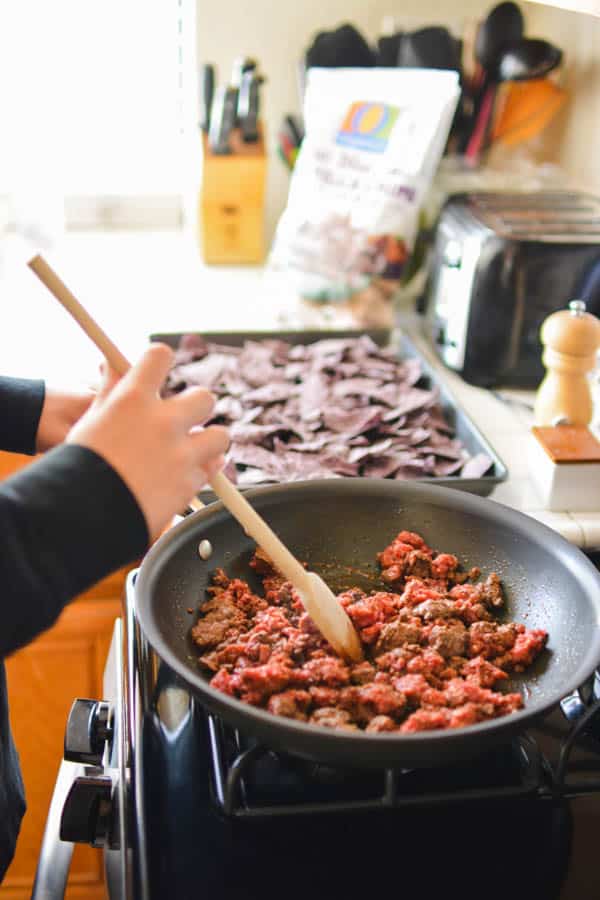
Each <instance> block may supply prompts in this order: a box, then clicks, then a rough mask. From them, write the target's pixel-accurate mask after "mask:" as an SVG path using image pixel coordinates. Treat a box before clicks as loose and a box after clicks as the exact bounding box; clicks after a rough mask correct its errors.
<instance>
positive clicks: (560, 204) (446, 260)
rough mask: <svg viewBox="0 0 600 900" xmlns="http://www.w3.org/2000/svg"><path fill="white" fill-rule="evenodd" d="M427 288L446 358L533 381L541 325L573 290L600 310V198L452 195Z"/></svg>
mask: <svg viewBox="0 0 600 900" xmlns="http://www.w3.org/2000/svg"><path fill="white" fill-rule="evenodd" d="M430 263H431V265H430V271H429V277H428V283H427V287H426V291H425V296H424V304H423V306H424V309H423V310H422V311H424V313H425V328H426V330H427V332H428V334H429V336H430V338H431V340H432V342H433V344H434V346H435V348H436V350H437V352H438V354H439V355H440V357H441V358H442V360H443V361H444V362H445V363H446V364H447V365H448V366H449V367H451V368H452V369H455V370H456V371H457V372H459V373H460V374H461V375H462V376H463V377H464V378H465V379H466V380H467V381H470V382H472V383H474V384H480V385H485V386H492V385H495V384H506V385H515V386H521V387H535V386H537V385H538V384H539V382H540V380H541V378H542V377H543V374H544V368H543V365H542V361H541V354H542V345H541V343H540V338H539V330H540V326H541V324H542V322H543V321H544V319H545V318H546V317H547V316H548V315H549V314H550V313H552V312H554V311H555V310H557V309H562V308H564V307H566V306H567V304H568V303H569V301H570V300H574V299H582V300H585V302H586V304H587V308H588V310H589V312H591V313H594V314H595V315H600V201H599V200H598V199H597V198H596V197H593V196H590V195H588V194H583V193H578V192H573V191H552V192H540V193H531V194H528V193H519V194H515V193H475V194H459V195H455V196H453V197H451V198H450V199H449V200H448V202H447V203H446V205H445V206H444V208H443V209H442V212H441V214H440V217H439V220H438V224H437V228H436V232H435V239H434V246H433V252H432V258H431V261H430Z"/></svg>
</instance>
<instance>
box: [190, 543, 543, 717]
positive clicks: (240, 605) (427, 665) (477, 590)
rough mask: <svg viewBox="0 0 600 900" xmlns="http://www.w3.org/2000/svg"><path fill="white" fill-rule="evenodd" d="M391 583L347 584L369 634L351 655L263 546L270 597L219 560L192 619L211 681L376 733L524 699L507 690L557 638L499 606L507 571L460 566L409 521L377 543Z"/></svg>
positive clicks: (513, 706) (258, 565)
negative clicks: (503, 616)
mask: <svg viewBox="0 0 600 900" xmlns="http://www.w3.org/2000/svg"><path fill="white" fill-rule="evenodd" d="M378 561H379V564H380V566H381V579H382V583H383V584H382V587H384V588H385V589H384V590H381V591H374V592H372V593H371V594H368V595H367V594H365V593H364V592H363V591H361V590H359V589H357V588H353V589H350V590H347V591H345V592H343V593H342V594H340V595H339V596H340V600H341V602H342V603H343V605H344V607H345V608H346V610H347V612H348V615H349V616H350V618H351V619H352V621H353V623H354V626H355V628H356V630H357V632H358V634H359V636H360V639H361V641H362V644H363V649H364V655H365V659H364V661H362V662H360V663H348V662H346V661H344V660H343V659H341V658H340V657H338V656H337V655H336V654H335V652H334V651H333V649H332V648H331V647H330V646H329V644H328V643H327V641H326V640H325V639H324V638H323V637H321V635H320V633H319V632H318V631H317V629H316V627H315V626H314V624H313V622H312V621H311V619H310V618H309V616H308V615H307V613H306V612H305V611H304V607H303V606H302V603H301V601H300V599H299V597H298V596H297V595H296V594H295V592H294V590H293V588H292V586H291V585H290V584H289V583H288V582H285V580H284V579H283V577H282V576H281V575H280V574H279V573H278V572H277V571H276V570H275V569H274V568H273V566H272V564H271V562H270V560H269V558H268V557H267V556H266V555H265V554H264V553H263V552H262V551H261V550H260V549H259V550H257V552H256V554H255V556H254V558H253V560H252V562H251V566H252V567H253V568H254V569H255V571H256V572H257V574H258V575H260V577H261V578H262V581H263V588H264V596H262V597H261V596H258V595H256V594H254V593H253V592H252V591H251V589H250V587H249V586H248V585H247V584H246V582H244V581H241V580H239V579H237V578H234V579H229V578H228V577H227V575H225V573H224V572H223V571H222V570H221V569H218V570H217V572H216V573H215V575H214V577H213V586H212V587H211V588H209V593H210V594H211V595H212V596H211V599H210V600H208V601H207V602H204V603H202V604H201V605H200V611H199V619H198V622H197V624H196V625H195V626H194V627H193V629H192V637H193V640H194V643H195V644H196V646H197V647H198V650H199V651H200V657H199V661H200V664H201V666H202V667H203V668H204V669H205V670H207V671H208V672H209V673H210V674H211V684H212V685H213V687H216V688H218V689H219V690H221V691H224V692H225V693H226V694H230V695H231V696H233V697H237V698H239V699H240V700H243V701H244V702H246V703H250V704H253V705H255V706H260V707H263V708H265V709H268V710H269V711H270V712H272V713H273V714H274V715H280V716H286V717H288V718H292V719H299V720H301V721H303V722H312V723H314V724H316V725H326V726H328V727H331V728H341V729H344V730H346V731H357V730H359V729H362V730H366V731H368V732H401V733H407V732H414V731H426V730H431V729H439V728H462V727H464V726H466V725H471V724H473V723H475V722H482V721H484V720H485V719H493V718H497V717H498V716H504V715H507V714H508V713H511V712H514V711H515V710H517V709H520V708H521V706H522V705H523V700H522V697H521V695H520V694H519V693H506V692H501V691H500V690H498V688H499V687H501V686H502V685H503V684H505V683H506V681H507V679H508V673H510V672H522V671H523V670H524V669H526V668H527V667H528V666H530V665H531V663H532V662H533V661H534V660H535V658H536V657H537V656H538V655H539V654H540V653H541V652H542V650H543V649H544V647H545V645H546V641H547V638H548V635H547V632H545V631H542V630H540V629H534V630H530V631H528V630H527V629H526V628H525V626H524V625H520V624H517V623H515V622H507V623H506V622H504V623H501V622H499V621H498V620H497V619H496V618H495V617H494V613H495V612H496V611H497V610H498V609H499V608H501V607H502V605H503V603H504V597H503V592H502V586H501V583H500V580H499V578H498V576H497V575H496V574H495V573H491V574H490V575H489V576H488V577H487V578H485V579H484V580H479V579H480V572H479V569H471V570H470V571H468V572H464V571H462V570H461V568H460V565H459V561H458V559H457V558H456V556H453V555H452V554H451V553H438V552H436V551H434V550H432V549H431V547H428V546H427V544H426V543H425V541H424V540H423V538H422V537H421V536H420V535H418V534H415V533H413V532H410V531H401V532H400V534H398V535H397V537H396V538H394V540H393V541H392V543H391V544H390V545H389V546H388V547H386V548H385V549H384V550H383V551H382V552H381V553H379V554H378Z"/></svg>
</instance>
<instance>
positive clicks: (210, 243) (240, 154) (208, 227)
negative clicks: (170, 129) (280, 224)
mask: <svg viewBox="0 0 600 900" xmlns="http://www.w3.org/2000/svg"><path fill="white" fill-rule="evenodd" d="M229 144H230V147H231V151H232V152H231V153H229V154H226V155H216V154H214V153H212V151H211V149H210V147H209V145H208V140H207V137H206V134H204V133H203V134H202V151H203V152H202V183H201V187H200V197H199V204H198V207H199V208H198V224H199V241H200V251H201V253H202V257H203V259H204V261H205V262H207V263H210V264H217V265H219V264H220V265H228V264H244V263H261V262H262V261H263V260H264V257H265V236H264V219H265V181H266V171H267V157H266V154H265V144H264V133H263V129H262V127H260V126H259V138H258V141H256V142H255V143H252V144H246V143H244V141H243V140H242V138H241V135H240V131H239V129H237V128H236V129H234V130H233V131H232V132H231V136H230V141H229Z"/></svg>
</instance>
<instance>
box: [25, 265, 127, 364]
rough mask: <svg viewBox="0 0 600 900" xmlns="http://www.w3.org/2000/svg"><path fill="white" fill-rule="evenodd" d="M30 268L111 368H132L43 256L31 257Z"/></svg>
mask: <svg viewBox="0 0 600 900" xmlns="http://www.w3.org/2000/svg"><path fill="white" fill-rule="evenodd" d="M27 265H28V266H29V268H30V269H31V270H32V271H33V272H35V274H36V275H37V277H38V278H39V279H40V281H41V282H42V283H43V284H45V285H46V287H47V288H48V290H49V291H50V292H51V293H52V294H54V296H55V297H56V299H57V300H58V302H59V303H62V305H63V306H64V308H65V309H66V310H67V312H68V313H70V314H71V315H72V316H73V318H74V319H75V321H76V322H77V323H78V325H80V326H81V328H82V329H83V331H85V333H86V334H87V336H88V337H89V338H90V340H92V341H93V342H94V344H95V345H96V346H97V347H98V349H99V350H100V352H101V353H102V354H103V355H104V357H105V358H106V360H107V361H108V363H109V364H110V366H111V368H113V369H114V370H115V372H117V373H118V374H119V375H124V374H125V373H126V372H127V371H129V369H130V367H131V366H130V363H129V360H128V359H127V358H126V357H125V356H123V354H122V353H121V351H120V350H119V348H118V347H117V346H116V344H113V342H112V341H111V339H110V338H109V337H108V335H107V334H106V333H105V332H104V331H103V330H102V328H100V326H99V325H98V323H97V322H96V320H95V319H93V318H92V317H91V316H90V314H89V312H88V311H87V310H86V309H85V308H84V307H83V306H82V305H81V303H80V302H79V300H78V299H77V298H76V297H75V296H74V294H72V293H71V291H70V290H69V288H68V287H67V286H66V284H65V283H64V282H63V281H61V279H60V278H59V277H58V275H57V274H56V272H55V271H54V269H52V268H51V266H49V265H48V263H47V262H46V260H45V259H44V258H43V257H42V256H34V257H33V259H30V260H29V262H28V264H27Z"/></svg>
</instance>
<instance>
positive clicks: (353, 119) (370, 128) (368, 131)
mask: <svg viewBox="0 0 600 900" xmlns="http://www.w3.org/2000/svg"><path fill="white" fill-rule="evenodd" d="M399 113H400V110H399V109H397V107H395V106H388V105H387V104H385V103H366V102H364V101H360V102H358V103H353V104H352V106H351V107H350V109H349V110H348V112H347V113H346V115H345V117H344V121H343V122H342V127H341V128H340V130H339V131H338V134H337V138H336V143H337V144H341V145H342V146H343V147H353V148H354V149H355V150H367V151H369V152H370V153H383V151H384V150H385V148H386V147H387V143H388V141H389V139H390V135H391V133H392V129H393V127H394V125H395V124H396V119H397V118H398V115H399Z"/></svg>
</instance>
